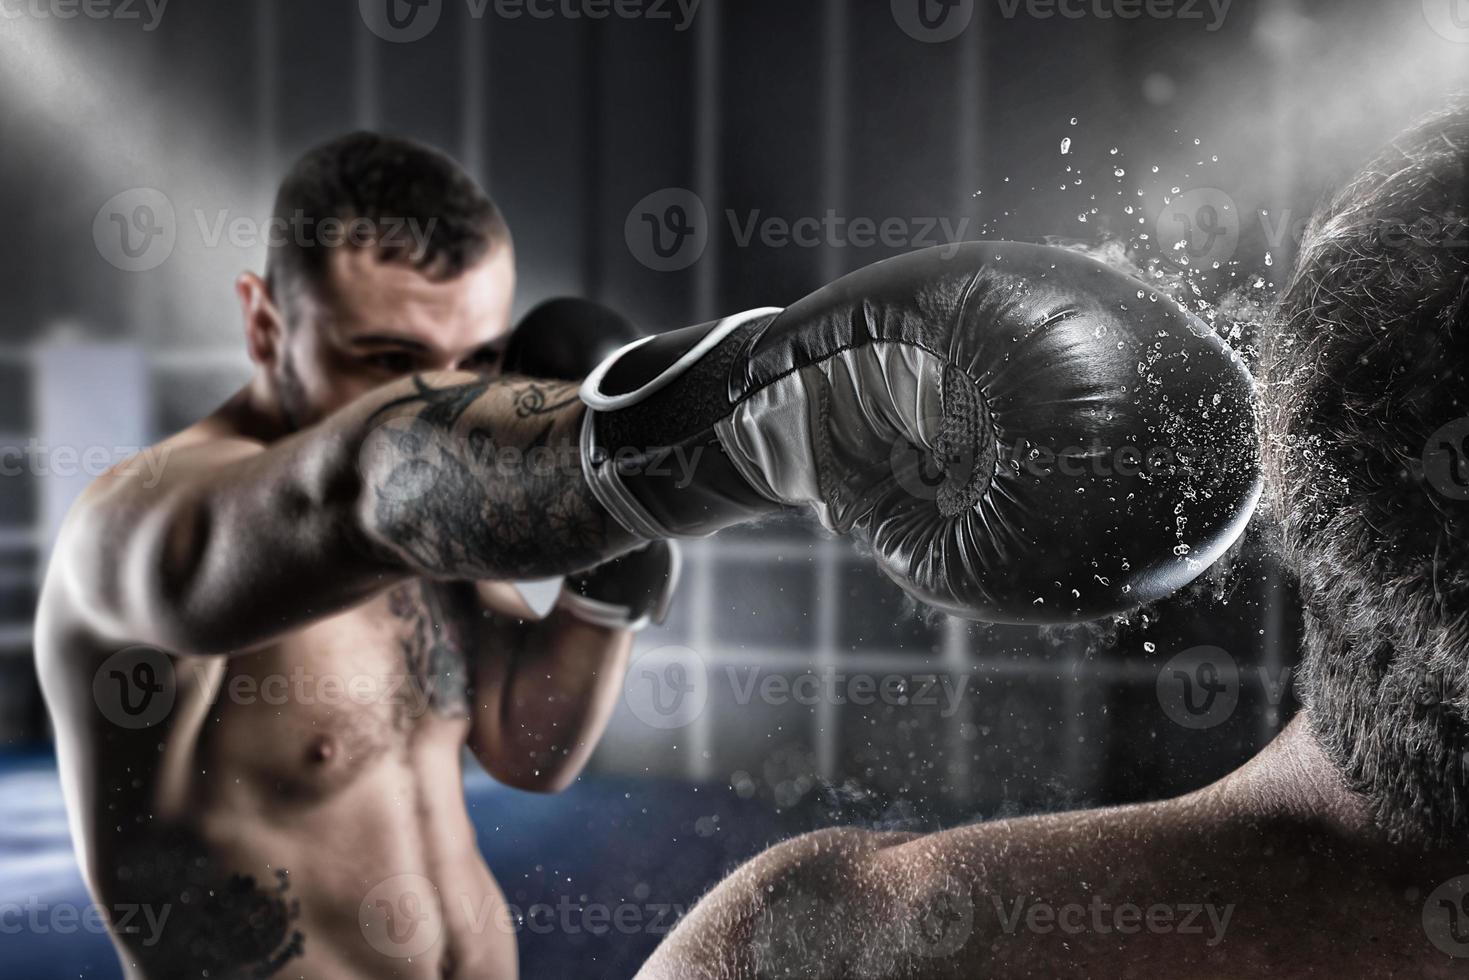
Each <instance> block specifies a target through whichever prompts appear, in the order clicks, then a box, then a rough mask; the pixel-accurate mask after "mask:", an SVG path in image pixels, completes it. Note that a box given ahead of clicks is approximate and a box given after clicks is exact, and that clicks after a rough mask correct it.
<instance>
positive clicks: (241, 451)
mask: <svg viewBox="0 0 1469 980" xmlns="http://www.w3.org/2000/svg"><path fill="white" fill-rule="evenodd" d="M581 417H582V407H581V405H580V403H579V402H577V400H576V398H575V390H574V388H573V386H570V385H563V384H555V383H546V382H538V381H532V380H529V379H525V378H507V379H503V380H494V381H491V380H487V379H484V378H480V377H478V376H475V375H467V374H441V375H429V376H417V377H414V378H410V379H407V380H405V381H403V382H399V383H397V384H394V385H390V386H387V387H385V388H383V389H380V390H379V391H376V392H373V393H372V394H370V395H367V396H365V397H364V398H363V399H361V400H359V401H358V402H356V403H354V404H353V405H351V406H348V407H347V408H346V409H343V410H342V411H341V412H339V413H337V414H336V415H334V416H332V417H331V418H330V419H328V420H326V421H325V422H323V423H322V424H320V425H318V426H315V427H313V428H311V429H309V430H306V431H303V432H301V433H298V434H296V435H294V436H291V437H290V438H288V439H285V440H282V441H281V442H279V443H276V444H273V445H271V446H269V447H261V446H259V445H258V444H253V443H249V442H248V441H245V440H239V439H235V440H214V441H208V442H201V443H197V444H194V445H184V446H179V447H178V448H177V449H176V450H175V451H173V452H172V453H171V454H170V455H169V456H167V457H166V464H165V466H164V468H163V472H162V475H161V478H160V479H158V480H157V481H156V484H155V482H154V481H151V480H149V479H147V478H146V476H145V475H144V474H143V473H141V472H137V473H130V472H127V471H126V470H124V471H122V472H119V473H116V474H113V475H109V476H108V477H104V478H103V479H102V480H99V481H98V483H97V484H96V485H95V486H94V487H93V488H91V489H90V490H89V492H88V494H87V495H86V497H85V498H84V499H83V501H82V502H81V503H80V504H79V505H78V506H77V508H76V509H75V510H74V512H73V514H72V516H71V517H70V518H69V519H68V524H67V527H66V528H65V530H64V531H63V536H62V540H61V542H60V543H59V545H58V549H57V556H56V559H55V560H56V561H58V562H61V563H63V565H62V568H61V573H62V574H61V576H60V577H61V580H62V581H64V582H65V583H66V588H67V589H68V591H69V592H70V593H71V594H72V598H73V601H74V604H75V605H76V607H77V608H79V609H83V610H85V611H86V614H87V616H88V618H89V619H90V620H91V621H92V622H91V626H92V628H93V629H95V630H96V631H97V632H98V633H99V634H100V635H102V636H105V637H111V638H114V639H116V640H117V641H119V642H125V643H150V644H155V645H158V646H160V647H163V648H165V649H168V650H170V651H173V652H178V653H233V652H242V651H246V650H250V649H253V648H255V647H258V646H260V645H262V644H264V643H267V642H269V641H270V640H272V639H273V638H275V637H278V636H280V635H283V634H285V633H287V632H290V631H292V630H295V629H297V628H300V627H301V626H303V625H306V624H308V623H310V622H313V621H315V620H318V619H320V618H323V617H325V616H328V615H331V614H333V613H336V612H339V611H341V610H344V609H347V608H350V607H351V606H353V605H356V604H357V603H360V602H361V601H363V600H364V599H365V598H367V597H369V596H370V595H372V594H374V593H376V592H378V591H380V590H382V589H384V588H386V587H388V586H391V585H393V584H395V583H397V582H399V581H401V580H403V579H406V578H409V577H415V576H416V577H428V578H445V579H456V578H458V579H484V578H514V577H534V576H539V575H551V574H557V573H560V572H565V571H568V570H571V569H576V568H581V567H585V566H588V565H591V564H593V563H595V562H597V561H598V560H600V559H603V558H606V557H609V556H612V555H615V554H617V553H619V552H621V551H623V550H626V549H627V548H629V547H632V546H634V545H635V544H636V543H637V542H635V541H633V540H632V539H631V538H630V537H629V536H628V535H627V534H626V533H625V532H623V531H621V529H620V528H618V527H617V526H616V525H615V524H613V523H612V522H610V521H608V520H607V519H606V516H605V514H604V512H603V511H602V509H601V508H600V507H599V505H598V504H597V503H596V501H595V500H594V499H593V498H592V496H591V495H590V494H589V493H588V492H587V491H586V489H585V486H584V483H583V479H582V476H581V472H580V468H579V462H578V456H577V451H578V450H577V430H578V426H579V423H580V420H581Z"/></svg>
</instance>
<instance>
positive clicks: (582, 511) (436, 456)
mask: <svg viewBox="0 0 1469 980" xmlns="http://www.w3.org/2000/svg"><path fill="white" fill-rule="evenodd" d="M414 383H415V385H416V386H417V389H418V390H417V392H416V393H415V394H413V395H408V396H405V397H403V398H400V399H398V400H396V401H394V402H392V403H390V404H388V405H385V406H383V408H382V409H380V410H379V411H378V413H377V415H382V414H383V413H385V412H388V411H390V410H393V409H397V408H401V407H403V406H405V405H412V406H415V407H416V408H417V414H416V415H413V416H395V417H393V418H392V419H391V420H390V421H388V422H386V423H384V424H383V425H381V426H380V427H379V428H378V429H377V430H375V433H374V436H375V437H380V438H381V439H382V440H383V444H384V446H385V449H386V453H387V456H388V459H387V461H386V464H385V465H381V466H379V467H375V468H374V469H373V472H372V473H371V474H370V475H369V482H370V483H371V486H372V489H373V492H374V494H375V501H376V502H375V514H374V519H375V520H376V521H377V523H378V526H379V528H380V529H386V531H387V533H386V536H387V537H388V538H389V540H391V541H392V542H393V543H394V545H395V546H396V547H397V548H399V549H400V550H402V551H403V552H404V553H405V554H406V555H407V556H408V557H409V558H411V559H412V560H413V561H414V562H415V563H416V564H417V565H418V566H419V567H421V568H423V569H424V570H426V571H430V572H434V573H438V574H443V575H451V576H459V577H463V578H477V579H489V578H514V577H527V578H529V577H534V576H536V575H537V574H545V573H551V572H556V571H559V570H561V569H564V568H565V567H567V566H568V565H572V564H578V563H585V564H590V563H592V562H594V561H595V560H596V559H597V558H598V557H600V553H599V551H600V549H601V548H602V547H604V546H605V541H606V523H605V521H606V518H605V515H603V513H602V510H601V508H600V506H599V505H598V504H597V503H596V500H595V499H594V498H593V497H592V494H591V491H590V490H589V489H588V488H587V487H586V485H585V483H584V481H583V480H582V478H581V469H580V461H579V457H578V455H577V451H576V447H575V445H574V443H572V442H568V440H567V438H566V437H565V436H564V435H563V436H562V437H560V438H559V439H557V438H554V432H555V427H556V425H557V422H558V421H559V420H560V416H561V413H563V412H564V410H566V409H568V408H569V407H570V406H572V405H574V404H575V403H576V401H577V398H576V388H575V386H574V385H570V384H562V383H556V382H541V381H531V380H528V379H524V378H516V379H506V380H503V381H490V380H482V381H475V382H469V383H466V384H460V385H451V386H448V387H444V388H431V387H429V386H428V385H427V384H426V383H425V382H424V381H423V380H422V379H420V378H415V379H414ZM492 387H499V388H500V389H502V390H501V391H500V392H499V394H502V395H508V396H509V403H510V405H511V406H512V407H513V413H514V416H515V420H516V421H514V422H513V423H512V422H511V420H509V419H506V420H505V422H506V425H505V431H504V432H501V434H500V435H499V436H498V438H497V436H496V434H495V433H492V432H491V431H490V430H489V429H487V428H484V427H478V426H477V427H474V428H471V429H469V430H468V431H467V432H463V431H459V430H457V429H456V426H457V425H458V424H459V423H460V421H461V419H463V417H464V415H465V413H466V412H467V411H468V410H469V408H470V406H472V405H473V404H474V403H475V402H476V401H478V400H479V399H480V398H481V397H482V396H484V395H485V394H486V393H487V392H489V391H490V390H491V388H492ZM507 414H508V413H507ZM374 417H375V418H376V416H374ZM511 429H514V430H515V431H514V433H513V434H512V433H511V432H510V430H511Z"/></svg>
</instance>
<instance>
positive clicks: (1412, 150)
mask: <svg viewBox="0 0 1469 980" xmlns="http://www.w3.org/2000/svg"><path fill="white" fill-rule="evenodd" d="M1263 374H1264V377H1263V385H1262V387H1261V391H1262V394H1263V397H1264V399H1265V408H1264V410H1265V414H1266V418H1265V431H1266V433H1267V446H1266V450H1265V461H1266V471H1267V477H1268V481H1269V488H1270V489H1269V493H1270V495H1271V497H1272V498H1273V504H1274V507H1275V510H1276V512H1277V515H1278V517H1279V519H1280V521H1281V523H1282V527H1283V536H1284V543H1285V547H1286V552H1287V557H1288V559H1289V560H1290V561H1291V563H1292V565H1293V566H1294V568H1295V569H1296V571H1297V573H1298V574H1299V576H1300V583H1301V590H1302V596H1303V599H1304V601H1305V604H1306V610H1307V614H1306V635H1305V651H1304V652H1305V659H1304V663H1303V666H1302V672H1303V674H1302V680H1303V682H1304V683H1303V685H1302V694H1303V699H1304V703H1305V704H1306V705H1307V707H1308V709H1309V712H1310V716H1311V720H1312V724H1313V727H1314V728H1315V730H1316V732H1317V734H1318V736H1319V737H1320V739H1321V741H1322V742H1323V744H1324V746H1325V748H1326V750H1327V751H1328V753H1329V754H1330V755H1331V756H1332V757H1333V758H1334V759H1335V760H1336V761H1337V763H1338V764H1339V765H1340V766H1341V767H1342V769H1343V771H1344V772H1345V774H1346V776H1347V778H1348V780H1349V782H1351V783H1352V784H1353V785H1354V786H1355V787H1356V788H1357V789H1359V790H1361V791H1363V792H1364V793H1365V794H1366V795H1367V796H1368V798H1369V799H1370V800H1371V802H1372V805H1373V807H1374V809H1375V810H1376V812H1377V815H1378V817H1379V820H1380V822H1381V823H1383V824H1384V825H1385V826H1386V827H1388V828H1389V829H1390V830H1393V831H1395V832H1399V833H1403V834H1407V835H1412V836H1422V835H1426V836H1428V837H1435V838H1442V837H1445V836H1449V835H1459V836H1461V837H1462V835H1463V833H1464V831H1465V830H1469V500H1466V499H1464V497H1465V496H1469V461H1466V460H1465V459H1464V454H1465V453H1466V452H1469V442H1466V439H1465V436H1466V435H1469V422H1464V423H1463V424H1462V425H1461V426H1460V427H1458V428H1457V429H1454V428H1452V427H1451V428H1450V429H1448V430H1444V426H1445V425H1450V424H1451V423H1455V422H1456V421H1458V420H1464V419H1465V418H1466V417H1469V103H1466V102H1458V103H1456V104H1454V105H1453V106H1452V107H1451V108H1450V109H1449V110H1447V111H1444V112H1441V113H1439V114H1436V115H1434V116H1433V117H1431V118H1429V119H1426V120H1424V121H1423V122H1421V123H1419V124H1418V125H1416V126H1415V127H1413V128H1412V129H1410V130H1409V131H1408V132H1406V133H1404V134H1403V135H1402V136H1401V137H1399V138H1398V139H1397V140H1396V141H1394V142H1393V144H1392V145H1391V146H1390V147H1389V148H1388V149H1387V150H1386V151H1385V152H1384V153H1383V154H1382V155H1381V156H1379V157H1378V158H1377V159H1376V160H1375V161H1373V163H1372V164H1371V165H1370V166H1369V167H1368V168H1367V169H1366V170H1365V171H1363V172H1362V173H1361V174H1360V175H1359V176H1358V177H1357V178H1356V179H1355V180H1354V181H1353V182H1352V183H1351V184H1350V185H1349V186H1348V187H1347V188H1346V189H1345V190H1343V191H1342V192H1341V193H1340V194H1339V195H1338V196H1337V197H1336V198H1335V199H1333V200H1332V201H1331V202H1330V203H1329V204H1328V205H1327V206H1326V207H1325V209H1324V210H1323V211H1322V213H1321V214H1320V215H1319V216H1318V217H1317V218H1316V219H1315V220H1314V222H1313V224H1312V226H1311V228H1310V230H1309V233H1308V235H1307V238H1306V241H1305V242H1304V243H1303V246H1302V249H1301V255H1300V259H1299V261H1298V264H1297V268H1296V270H1295V272H1294V274H1293V276H1292V278H1291V281H1290V283H1289V285H1288V287H1287V289H1286V291H1285V293H1284V295H1283V296H1282V298H1281V301H1280V306H1279V324H1278V332H1277V334H1276V335H1275V336H1274V337H1272V338H1271V339H1270V341H1269V343H1268V344H1267V350H1266V355H1265V358H1264V364H1263ZM1442 432H1447V433H1448V435H1449V437H1450V438H1449V440H1448V443H1447V444H1445V445H1438V444H1436V443H1438V442H1440V441H1442V439H1441V437H1440V436H1439V435H1436V434H1439V433H1442ZM1425 463H1426V464H1427V465H1426V466H1425ZM1454 480H1457V481H1460V482H1459V484H1458V485H1454V484H1453V483H1452V482H1446V481H1454ZM1461 491H1462V492H1461Z"/></svg>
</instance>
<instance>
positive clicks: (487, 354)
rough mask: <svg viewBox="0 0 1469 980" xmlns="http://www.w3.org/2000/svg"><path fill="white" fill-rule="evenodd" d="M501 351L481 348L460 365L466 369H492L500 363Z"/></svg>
mask: <svg viewBox="0 0 1469 980" xmlns="http://www.w3.org/2000/svg"><path fill="white" fill-rule="evenodd" d="M502 356H503V354H502V352H501V351H497V350H482V351H479V352H477V353H476V354H474V355H472V356H471V357H469V358H468V359H467V360H465V362H464V363H463V364H462V365H461V367H463V368H464V370H466V371H492V370H494V369H495V368H497V367H499V365H500V358H501V357H502Z"/></svg>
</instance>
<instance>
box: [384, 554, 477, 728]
mask: <svg viewBox="0 0 1469 980" xmlns="http://www.w3.org/2000/svg"><path fill="white" fill-rule="evenodd" d="M388 609H389V611H391V612H392V614H393V616H394V617H395V618H397V619H398V620H401V621H402V624H403V634H402V636H401V638H400V640H399V642H400V644H401V646H402V649H403V663H404V667H405V669H406V671H407V673H408V676H409V678H411V679H412V680H413V682H414V683H415V684H417V685H419V690H421V691H423V692H424V694H425V695H426V696H427V698H428V706H429V707H430V708H431V709H432V710H433V712H434V714H436V715H438V716H440V717H444V718H463V717H467V716H468V714H469V658H468V654H467V651H468V649H469V642H468V639H469V635H468V631H467V630H466V629H465V628H464V623H465V622H466V619H465V617H466V616H469V615H473V614H474V612H475V610H474V608H471V601H470V599H469V597H467V596H458V595H456V594H454V593H453V592H452V591H451V590H449V589H440V588H436V587H435V586H432V585H429V584H427V583H423V582H413V583H409V584H406V585H400V586H398V587H397V588H395V589H393V591H392V592H390V593H389V594H388Z"/></svg>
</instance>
